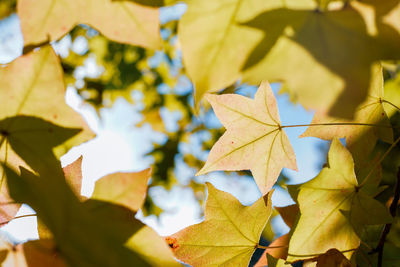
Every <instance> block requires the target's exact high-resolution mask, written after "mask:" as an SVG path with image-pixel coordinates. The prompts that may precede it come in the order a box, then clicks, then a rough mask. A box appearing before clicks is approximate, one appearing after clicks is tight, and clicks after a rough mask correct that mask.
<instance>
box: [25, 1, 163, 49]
mask: <svg viewBox="0 0 400 267" xmlns="http://www.w3.org/2000/svg"><path fill="white" fill-rule="evenodd" d="M17 10H18V15H19V17H20V20H21V28H22V33H23V36H24V41H25V47H28V46H35V45H39V44H41V43H43V42H46V41H54V40H57V39H59V38H60V37H62V36H63V35H65V34H66V33H68V32H69V31H70V30H71V29H72V28H73V27H74V26H75V25H77V24H80V23H83V24H89V25H90V26H92V27H94V28H96V29H97V30H99V31H100V32H101V33H102V34H104V35H105V36H107V37H108V38H110V39H112V40H115V41H117V42H121V43H127V44H132V45H140V46H144V47H148V48H152V49H156V48H159V47H160V42H161V37H160V34H159V31H160V26H159V19H158V10H157V9H155V8H151V7H145V6H141V5H138V4H135V3H130V2H127V1H124V2H113V1H112V0H84V1H81V0H75V1H53V0H20V1H18V6H17ZM60 18H62V19H60Z"/></svg>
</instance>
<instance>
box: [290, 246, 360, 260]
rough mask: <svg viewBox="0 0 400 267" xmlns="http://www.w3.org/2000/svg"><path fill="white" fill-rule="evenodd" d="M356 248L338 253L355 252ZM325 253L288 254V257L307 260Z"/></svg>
mask: <svg viewBox="0 0 400 267" xmlns="http://www.w3.org/2000/svg"><path fill="white" fill-rule="evenodd" d="M357 249H358V248H352V249H346V250H340V251H339V252H340V253H346V252H350V251H355V250H357ZM325 253H326V252H324V253H316V254H307V255H298V254H290V253H289V254H288V255H290V256H294V257H301V258H308V257H317V256H321V255H324V254H325Z"/></svg>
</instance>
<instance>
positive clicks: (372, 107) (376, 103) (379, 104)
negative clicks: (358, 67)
mask: <svg viewBox="0 0 400 267" xmlns="http://www.w3.org/2000/svg"><path fill="white" fill-rule="evenodd" d="M383 88H384V87H383V74H382V67H381V66H380V65H379V64H377V65H375V66H374V68H373V71H372V77H371V84H370V89H369V93H368V97H367V99H366V100H365V101H364V102H363V103H362V104H361V105H360V106H359V107H358V108H357V110H356V113H355V114H354V120H353V121H350V120H345V119H341V118H332V117H327V116H324V115H323V114H319V113H317V114H315V116H314V118H313V120H312V122H311V124H329V123H333V124H340V123H346V124H348V123H355V124H369V126H365V125H332V126H330V125H320V126H310V127H308V128H307V130H306V131H305V132H304V133H303V134H302V135H301V136H300V137H307V136H314V137H318V138H321V139H325V140H331V139H333V138H335V137H337V138H346V145H347V147H348V149H349V150H350V152H351V153H352V155H353V158H354V160H355V163H356V166H357V168H358V167H360V166H359V165H361V166H362V165H365V164H366V163H367V164H369V161H368V159H369V156H370V154H371V152H372V150H373V149H374V147H375V144H376V142H377V140H378V138H379V139H381V140H383V141H385V142H388V143H392V142H393V130H392V128H391V124H390V121H389V119H388V117H387V115H386V112H385V109H384V105H385V102H384V101H385V97H384V91H383ZM373 125H377V126H373ZM364 167H365V166H364Z"/></svg>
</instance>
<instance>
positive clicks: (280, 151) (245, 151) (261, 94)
mask: <svg viewBox="0 0 400 267" xmlns="http://www.w3.org/2000/svg"><path fill="white" fill-rule="evenodd" d="M207 99H208V101H209V102H210V103H211V105H212V107H213V109H214V112H215V114H216V115H217V117H218V118H219V119H220V121H221V122H222V124H223V125H224V126H225V128H226V129H227V131H226V132H225V133H224V135H223V136H222V137H221V138H220V139H219V140H218V141H217V142H216V143H215V144H214V146H213V148H212V149H211V151H210V154H209V156H208V159H207V162H206V164H205V165H204V167H203V168H202V169H201V170H200V171H199V172H198V173H197V175H201V174H205V173H207V172H210V171H215V170H228V171H237V170H251V172H252V174H253V176H254V179H255V181H256V183H257V185H258V187H259V189H260V191H261V192H262V193H264V194H265V193H266V192H268V191H269V190H270V189H271V188H272V186H273V185H274V184H275V182H276V180H277V178H278V176H279V173H280V172H281V170H282V168H283V167H288V168H290V169H293V170H296V169H297V165H296V156H295V154H294V151H293V148H292V147H291V145H290V142H289V139H288V137H287V135H286V134H285V133H284V131H283V130H282V128H281V125H280V119H279V114H278V107H277V104H276V100H275V97H274V94H273V92H272V90H271V87H270V86H269V84H268V83H267V82H264V83H262V84H261V86H260V88H259V89H258V91H257V93H256V95H255V98H254V100H253V99H250V98H247V97H244V96H240V95H235V94H225V95H220V96H217V95H208V96H207Z"/></svg>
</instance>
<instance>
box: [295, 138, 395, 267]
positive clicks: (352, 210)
mask: <svg viewBox="0 0 400 267" xmlns="http://www.w3.org/2000/svg"><path fill="white" fill-rule="evenodd" d="M290 192H291V195H292V197H293V198H294V199H295V201H296V202H297V203H298V204H299V208H300V218H299V221H298V222H297V224H296V226H295V229H294V231H293V234H292V237H291V239H290V243H289V255H288V258H287V260H288V261H290V262H293V261H296V260H302V259H310V258H313V257H315V256H318V255H321V254H323V253H325V252H326V251H328V250H329V249H331V248H336V249H337V250H339V251H340V252H342V253H343V254H344V255H345V256H346V257H347V258H348V259H349V258H350V257H351V255H352V254H353V252H354V250H355V249H357V248H358V246H359V244H360V239H359V236H358V235H357V233H356V231H355V228H356V229H357V232H360V228H362V227H363V225H368V224H384V223H388V222H390V221H391V219H392V218H391V216H390V214H389V212H388V210H387V208H386V207H385V206H383V205H382V204H381V203H379V202H378V201H376V200H374V199H373V198H371V197H370V196H367V195H366V194H365V193H363V191H362V188H361V189H360V188H359V187H358V182H357V179H356V176H355V173H354V163H353V159H352V156H351V154H350V152H349V151H348V150H347V149H346V148H344V147H343V146H342V144H341V143H340V141H339V140H338V139H337V138H335V139H334V140H333V142H332V145H331V148H330V150H329V154H328V166H327V167H325V168H323V169H322V171H321V172H320V174H319V175H318V176H317V177H315V178H314V179H312V180H311V181H309V182H306V183H304V184H302V185H299V186H292V188H291V189H290ZM371 212H373V214H371Z"/></svg>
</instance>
